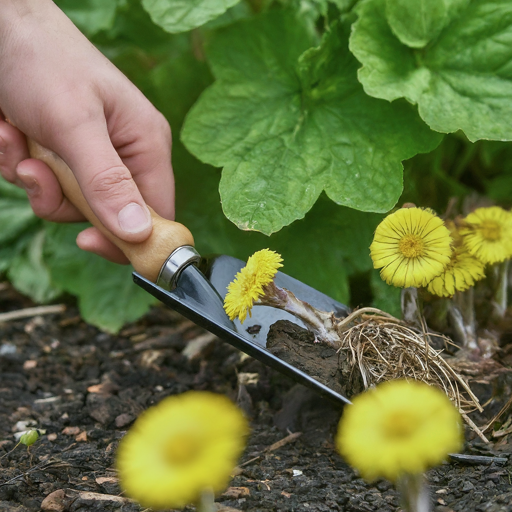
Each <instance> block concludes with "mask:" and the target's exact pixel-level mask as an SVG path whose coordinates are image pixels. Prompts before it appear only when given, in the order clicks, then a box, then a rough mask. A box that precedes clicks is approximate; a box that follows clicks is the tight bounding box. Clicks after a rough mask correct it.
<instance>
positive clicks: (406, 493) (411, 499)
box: [397, 473, 431, 512]
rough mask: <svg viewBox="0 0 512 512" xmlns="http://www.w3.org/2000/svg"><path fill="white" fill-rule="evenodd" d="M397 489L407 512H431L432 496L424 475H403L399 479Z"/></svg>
mask: <svg viewBox="0 0 512 512" xmlns="http://www.w3.org/2000/svg"><path fill="white" fill-rule="evenodd" d="M397 488H398V490H399V492H400V498H401V501H402V507H403V509H404V510H405V511H406V512H430V510H431V508H430V495H429V492H428V489H427V487H426V485H425V480H424V478H423V474H421V473H420V474H418V475H409V474H405V475H402V476H401V477H400V478H399V479H398V482H397Z"/></svg>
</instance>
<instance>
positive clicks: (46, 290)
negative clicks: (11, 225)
mask: <svg viewBox="0 0 512 512" xmlns="http://www.w3.org/2000/svg"><path fill="white" fill-rule="evenodd" d="M45 235H46V233H45V230H44V229H40V230H39V231H38V232H37V233H35V234H33V235H32V236H30V238H28V237H27V238H25V239H24V240H23V241H24V242H25V244H24V245H25V246H24V248H23V250H22V251H20V250H19V248H18V251H17V252H16V253H15V257H14V258H13V259H12V261H11V263H10V266H9V270H8V272H7V277H8V278H9V281H11V283H12V285H13V286H14V287H15V288H16V289H17V290H18V291H20V292H21V293H23V294H25V295H27V296H28V297H30V298H31V299H32V300H34V301H35V302H40V303H41V302H49V301H51V300H52V299H55V297H57V296H59V295H60V294H61V290H60V289H59V288H58V287H57V286H55V284H54V283H53V282H52V279H51V276H50V272H49V269H48V265H47V262H45V260H44V257H43V248H44V242H45Z"/></svg>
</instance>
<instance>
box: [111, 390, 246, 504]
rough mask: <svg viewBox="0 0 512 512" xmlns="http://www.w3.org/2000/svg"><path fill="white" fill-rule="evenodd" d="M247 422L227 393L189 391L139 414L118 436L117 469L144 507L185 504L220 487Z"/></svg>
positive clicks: (238, 449)
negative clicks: (123, 433)
mask: <svg viewBox="0 0 512 512" xmlns="http://www.w3.org/2000/svg"><path fill="white" fill-rule="evenodd" d="M247 433H248V425H247V421H246V419H245V418H244V416H243V414H242V413H241V411H240V410H239V409H238V408H237V407H236V406H235V405H234V404H233V403H232V402H231V401H230V400H229V399H228V398H227V397H225V396H223V395H217V394H214V393H209V392H206V391H189V392H187V393H183V394H182V395H176V396H171V397H168V398H166V399H164V400H163V401H162V402H160V403H159V404H158V405H156V406H154V407H151V408H150V409H148V410H147V411H145V412H144V413H142V415H141V416H140V417H139V418H138V419H137V421H136V422H135V423H134V425H133V427H132V428H131V429H130V430H129V432H128V434H126V436H125V437H124V438H123V439H122V440H121V443H120V445H119V448H118V451H117V460H116V465H117V470H118V474H119V478H120V482H121V487H122V488H123V489H124V490H125V491H126V494H127V495H128V496H130V497H131V498H133V499H135V500H137V501H138V502H139V503H141V504H142V505H143V506H144V507H151V508H156V509H163V508H183V507H184V506H185V505H188V504H190V503H193V502H195V501H196V500H197V499H198V498H199V495H200V493H201V492H202V491H203V490H205V489H212V490H213V491H214V492H221V491H223V490H224V489H225V488H226V486H227V485H228V483H229V478H230V474H231V472H232V470H233V468H234V467H235V465H236V463H237V460H238V457H239V456H240V455H241V453H242V451H243V449H244V446H245V439H244V438H245V436H246V435H247Z"/></svg>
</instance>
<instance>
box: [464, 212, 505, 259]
mask: <svg viewBox="0 0 512 512" xmlns="http://www.w3.org/2000/svg"><path fill="white" fill-rule="evenodd" d="M459 232H460V234H461V235H462V238H463V240H464V245H465V246H466V247H467V249H468V251H469V253H470V254H471V255H473V256H475V257H476V258H478V259H479V260H480V261H482V262H483V263H489V264H493V263H500V262H502V261H505V260H507V259H508V258H511V257H512V213H510V212H508V211H506V210H504V209H503V208H500V207H499V206H490V207H487V208H477V209H476V210H475V211H474V212H471V213H470V214H469V215H467V216H466V217H465V218H464V219H463V221H462V225H461V227H460V228H459Z"/></svg>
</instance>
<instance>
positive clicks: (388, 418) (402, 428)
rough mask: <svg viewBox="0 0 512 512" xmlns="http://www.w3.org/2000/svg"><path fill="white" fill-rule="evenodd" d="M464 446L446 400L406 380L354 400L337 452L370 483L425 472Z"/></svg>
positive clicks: (457, 420) (458, 424)
mask: <svg viewBox="0 0 512 512" xmlns="http://www.w3.org/2000/svg"><path fill="white" fill-rule="evenodd" d="M461 446H462V425H461V420H460V415H459V413H458V412H457V410H456V409H455V407H454V406H453V405H452V403H451V402H450V400H449V399H448V398H447V396H446V395H445V394H444V393H443V392H442V391H440V390H439V389H437V388H434V387H431V386H428V385H427V384H423V383H421V382H416V381H412V382H407V381H405V380H395V381H389V382H385V383H383V384H380V385H378V386H377V387H376V388H374V389H371V390H370V391H367V392H366V393H363V394H361V395H358V396H356V397H355V398H354V400H353V403H352V405H347V406H345V410H344V411H343V416H342V417H341V420H340V424H339V427H338V433H337V435H336V447H337V448H338V451H339V452H340V453H341V455H342V456H343V457H344V458H345V459H346V461H347V462H348V463H349V464H351V465H352V466H353V467H354V468H356V469H357V470H358V471H359V473H360V474H361V476H362V477H363V478H365V479H366V480H369V481H371V480H375V479H376V478H381V477H383V478H387V479H388V480H391V481H396V480H397V478H398V477H399V476H401V475H403V474H412V475H414V474H419V473H423V472H424V471H425V470H426V469H428V468H430V467H432V466H435V465H437V464H440V463H441V462H442V461H443V460H444V459H445V458H446V456H447V455H448V453H452V452H456V451H458V450H460V448H461Z"/></svg>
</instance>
